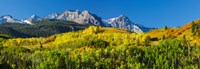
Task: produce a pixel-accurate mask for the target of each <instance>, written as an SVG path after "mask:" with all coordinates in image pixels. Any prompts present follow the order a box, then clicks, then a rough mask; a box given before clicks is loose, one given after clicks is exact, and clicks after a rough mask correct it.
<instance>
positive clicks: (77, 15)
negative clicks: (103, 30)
mask: <svg viewBox="0 0 200 69" xmlns="http://www.w3.org/2000/svg"><path fill="white" fill-rule="evenodd" d="M57 19H58V20H66V21H74V22H77V23H79V24H86V23H88V24H93V25H103V24H102V20H101V18H100V17H98V16H96V15H94V14H91V13H90V12H88V11H87V10H84V11H82V12H80V11H78V10H75V11H70V10H67V11H66V12H64V13H62V14H61V15H59V16H58V18H57Z"/></svg>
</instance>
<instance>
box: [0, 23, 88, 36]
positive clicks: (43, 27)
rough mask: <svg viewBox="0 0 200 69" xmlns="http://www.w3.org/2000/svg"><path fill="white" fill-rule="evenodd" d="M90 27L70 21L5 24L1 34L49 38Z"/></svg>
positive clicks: (1, 26) (0, 27) (0, 30)
mask: <svg viewBox="0 0 200 69" xmlns="http://www.w3.org/2000/svg"><path fill="white" fill-rule="evenodd" d="M88 26H90V25H88V24H85V25H82V24H78V23H74V22H69V21H49V22H48V21H39V22H37V23H35V24H34V25H27V24H19V23H5V24H0V34H8V35H11V36H13V37H41V36H43V37H47V36H51V35H54V34H59V33H64V32H70V31H78V30H82V29H85V28H87V27H88Z"/></svg>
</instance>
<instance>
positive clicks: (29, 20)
mask: <svg viewBox="0 0 200 69" xmlns="http://www.w3.org/2000/svg"><path fill="white" fill-rule="evenodd" d="M40 20H41V18H40V17H39V16H37V15H35V14H34V15H32V16H31V17H29V18H27V19H25V20H23V21H24V22H25V23H27V24H34V23H35V22H37V21H40Z"/></svg>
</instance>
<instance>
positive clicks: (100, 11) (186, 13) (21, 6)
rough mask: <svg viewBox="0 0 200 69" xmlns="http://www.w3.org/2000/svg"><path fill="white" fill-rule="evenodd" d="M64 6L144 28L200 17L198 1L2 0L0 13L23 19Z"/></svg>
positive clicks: (173, 25) (179, 22)
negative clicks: (122, 19) (125, 18)
mask: <svg viewBox="0 0 200 69" xmlns="http://www.w3.org/2000/svg"><path fill="white" fill-rule="evenodd" d="M67 9H71V10H76V9H79V10H81V11H82V10H88V11H90V12H91V13H94V14H96V15H98V16H100V17H102V19H108V18H112V17H117V16H119V15H121V14H123V15H126V16H128V17H129V18H130V20H131V21H133V22H135V23H138V24H142V25H144V26H147V27H163V26H165V25H167V26H169V27H177V26H182V25H184V24H186V23H188V22H190V21H192V20H195V19H198V18H200V0H1V1H0V16H2V15H12V16H13V17H14V18H18V19H24V18H26V17H30V16H31V15H32V14H37V15H39V16H41V17H45V16H47V15H48V14H49V13H52V12H58V13H62V12H64V11H66V10H67Z"/></svg>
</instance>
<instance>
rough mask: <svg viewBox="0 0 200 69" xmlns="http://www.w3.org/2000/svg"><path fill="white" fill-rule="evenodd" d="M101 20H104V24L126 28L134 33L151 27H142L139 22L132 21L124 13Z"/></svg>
mask: <svg viewBox="0 0 200 69" xmlns="http://www.w3.org/2000/svg"><path fill="white" fill-rule="evenodd" d="M103 22H104V25H107V26H111V27H115V28H121V29H127V30H130V31H133V32H136V33H140V32H146V31H148V30H150V29H151V28H147V27H144V26H142V25H140V24H135V23H133V22H132V21H131V20H130V19H129V18H128V17H127V16H125V15H120V16H118V17H114V18H110V19H108V20H103ZM106 22H107V24H106Z"/></svg>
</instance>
